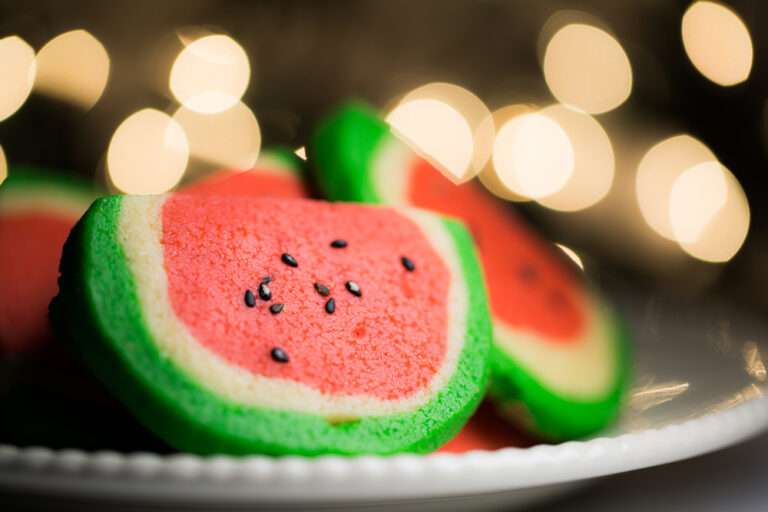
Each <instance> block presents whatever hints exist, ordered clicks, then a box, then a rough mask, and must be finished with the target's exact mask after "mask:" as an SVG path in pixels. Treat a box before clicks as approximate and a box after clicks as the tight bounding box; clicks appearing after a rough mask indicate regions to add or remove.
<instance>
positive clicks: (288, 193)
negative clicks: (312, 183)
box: [179, 148, 313, 199]
mask: <svg viewBox="0 0 768 512" xmlns="http://www.w3.org/2000/svg"><path fill="white" fill-rule="evenodd" d="M304 165H305V163H304V161H303V160H302V159H300V158H299V157H298V156H296V155H295V154H294V153H293V152H292V151H290V150H289V149H284V148H271V149H267V150H262V152H261V154H260V155H259V159H258V161H257V162H256V165H255V166H254V167H253V168H252V169H249V170H247V171H238V170H234V169H222V170H220V171H216V172H213V173H211V174H209V175H207V176H205V177H203V178H201V179H199V180H197V181H194V182H192V183H190V184H189V185H186V186H184V187H182V188H181V189H180V190H179V192H183V193H185V194H219V195H245V196H259V197H282V198H286V199H288V198H296V199H298V198H303V197H312V196H313V194H312V193H311V192H310V190H309V187H308V186H307V182H306V180H305V179H304Z"/></svg>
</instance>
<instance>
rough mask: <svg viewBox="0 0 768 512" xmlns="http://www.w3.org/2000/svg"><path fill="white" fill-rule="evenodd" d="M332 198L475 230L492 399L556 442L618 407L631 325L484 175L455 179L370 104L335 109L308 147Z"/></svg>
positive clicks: (604, 419) (596, 425)
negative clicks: (485, 298) (418, 211)
mask: <svg viewBox="0 0 768 512" xmlns="http://www.w3.org/2000/svg"><path fill="white" fill-rule="evenodd" d="M308 158H309V163H310V165H311V166H312V167H313V170H314V174H315V178H316V181H317V183H318V186H319V188H320V190H321V191H322V192H323V193H324V194H325V195H326V197H328V198H329V199H334V200H345V201H362V202H369V203H383V204H389V205H395V206H417V207H421V208H429V209H431V210H434V211H436V212H440V213H444V214H448V215H453V216H455V217H458V218H459V219H461V220H463V221H464V222H465V223H466V225H467V226H468V227H469V229H470V231H471V232H472V235H473V237H474V240H475V242H476V243H477V246H478V250H479V253H480V259H481V262H482V266H483V268H484V271H485V275H486V278H487V282H488V292H489V301H490V305H491V311H492V316H493V320H494V343H493V346H492V355H491V370H492V389H491V392H492V395H493V396H494V397H495V399H496V401H497V403H498V404H499V405H500V406H501V409H502V410H503V411H504V412H505V413H506V414H507V415H509V416H513V417H514V419H515V420H516V421H518V422H519V423H521V424H522V426H523V427H524V428H526V429H527V430H528V431H530V432H533V433H534V434H536V435H537V436H539V437H541V438H544V439H549V440H563V439H572V438H577V437H582V436H585V435H588V434H591V433H593V432H595V431H597V430H599V429H600V428H601V427H603V426H604V425H606V424H607V423H608V422H609V421H610V420H611V419H612V418H614V417H615V416H616V414H617V411H618V407H619V402H620V399H621V394H622V390H623V388H624V386H625V383H626V380H627V355H626V350H627V342H626V338H627V335H626V330H625V329H624V327H623V324H622V322H621V321H620V320H619V317H618V316H617V315H616V314H615V312H614V311H612V309H611V308H610V307H609V305H608V304H607V303H606V302H605V301H604V300H603V299H601V298H600V297H599V295H598V294H597V293H596V292H594V291H592V290H590V289H589V287H588V286H586V284H585V283H584V281H583V279H582V277H581V276H580V275H577V273H576V272H575V271H574V270H573V269H572V268H570V267H569V265H568V264H566V263H565V261H564V258H563V257H562V254H560V253H559V251H558V250H557V249H555V248H554V247H553V246H552V244H550V243H548V242H545V241H544V240H542V239H541V238H540V237H539V236H537V234H536V233H535V232H534V231H533V230H532V229H531V228H529V227H528V226H527V225H526V224H525V223H524V222H523V220H522V219H521V218H519V217H518V216H517V215H516V214H515V212H514V211H513V210H511V209H510V208H509V206H508V205H506V204H504V203H503V202H501V201H500V200H498V199H496V198H495V197H494V196H492V195H491V194H490V193H489V192H487V191H486V190H485V189H483V188H482V187H481V185H480V184H479V183H477V182H476V181H475V180H473V181H472V182H469V183H466V184H464V185H460V186H457V185H454V184H453V183H452V182H450V181H449V180H448V179H446V178H445V177H444V176H443V175H442V174H441V173H440V172H439V171H438V170H437V169H435V168H434V167H433V166H432V165H431V164H430V163H429V162H428V161H427V160H425V159H424V158H421V157H420V156H419V155H418V154H417V153H415V152H414V151H413V150H412V149H411V148H410V147H409V146H408V145H406V144H405V143H404V142H403V141H401V140H400V139H398V138H397V137H396V136H395V135H394V134H393V133H392V131H391V130H390V127H389V125H388V124H387V123H385V122H384V121H383V120H381V119H379V118H378V117H377V115H376V114H375V113H374V112H373V111H372V110H371V109H370V108H369V107H367V106H366V105H363V104H360V103H350V104H348V105H346V106H344V107H343V108H341V109H340V110H339V111H338V112H336V113H334V114H332V115H331V116H330V117H329V118H328V119H327V120H326V121H325V122H324V123H323V124H322V125H320V126H319V127H318V129H317V131H316V132H315V134H314V136H313V139H312V141H311V144H310V145H309V147H308Z"/></svg>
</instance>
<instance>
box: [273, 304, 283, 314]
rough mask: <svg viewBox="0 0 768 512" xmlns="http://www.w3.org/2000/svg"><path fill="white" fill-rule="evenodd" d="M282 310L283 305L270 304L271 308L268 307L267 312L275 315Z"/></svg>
mask: <svg viewBox="0 0 768 512" xmlns="http://www.w3.org/2000/svg"><path fill="white" fill-rule="evenodd" d="M283 308H285V304H272V305H271V306H269V312H270V313H272V314H273V315H276V314H278V313H279V312H281V311H282V310H283Z"/></svg>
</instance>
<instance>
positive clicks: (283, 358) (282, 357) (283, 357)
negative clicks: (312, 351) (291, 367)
mask: <svg viewBox="0 0 768 512" xmlns="http://www.w3.org/2000/svg"><path fill="white" fill-rule="evenodd" d="M270 355H271V356H272V359H274V360H275V361H277V362H278V363H287V362H288V361H290V359H288V354H286V353H285V351H284V350H283V349H281V348H279V347H275V348H273V349H272V352H270Z"/></svg>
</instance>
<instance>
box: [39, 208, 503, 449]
mask: <svg viewBox="0 0 768 512" xmlns="http://www.w3.org/2000/svg"><path fill="white" fill-rule="evenodd" d="M61 271H62V275H61V278H60V280H59V288H60V293H59V295H58V296H57V297H56V298H55V299H54V302H53V303H52V304H51V317H52V319H53V320H54V327H55V328H56V329H57V332H60V333H61V334H62V337H63V338H65V339H67V340H68V341H69V342H70V343H71V344H72V345H73V346H74V347H75V350H76V352H77V353H79V354H80V355H81V356H82V357H83V358H84V359H85V361H86V363H88V364H89V366H90V367H91V369H92V370H93V371H94V372H95V373H96V374H97V375H98V376H99V377H100V378H101V379H102V380H103V381H104V382H105V383H106V384H107V385H108V386H109V387H110V388H111V389H112V391H113V392H114V394H116V395H117V396H118V397H119V398H120V399H121V400H122V401H123V402H124V403H125V404H126V405H127V406H128V408H129V409H131V410H132V411H133V412H134V414H135V415H136V416H137V417H138V418H139V419H140V420H141V421H142V422H143V423H145V425H147V426H148V427H149V428H150V429H151V430H153V431H154V432H155V433H156V434H158V435H159V436H160V437H162V438H163V439H164V440H165V441H166V442H168V443H169V444H170V445H172V446H174V447H175V448H177V449H181V450H188V451H193V452H198V453H235V454H240V453H254V452H259V453H266V454H286V453H294V454H304V455H314V454H320V453H343V454H357V453H382V454H384V453H393V452H399V451H415V452H428V451H431V450H434V449H435V448H437V447H438V446H439V445H440V444H442V443H444V442H445V441H447V440H448V439H449V438H450V437H451V436H452V435H453V434H455V433H456V432H457V431H458V430H459V428H460V427H461V425H462V424H463V423H464V421H465V420H466V419H467V418H468V417H469V416H470V415H471V413H472V411H473V410H474V409H475V407H476V406H477V404H478V403H479V401H480V399H481V397H482V395H483V393H484V391H485V384H486V374H487V364H488V361H487V357H488V350H489V344H490V317H489V313H488V310H487V306H486V303H485V291H484V289H483V280H482V274H481V271H480V268H479V264H478V262H477V260H476V259H475V254H474V247H473V245H472V242H471V238H470V236H469V234H468V233H467V232H466V231H465V230H464V228H463V227H462V226H461V225H460V224H458V223H457V222H456V221H452V220H447V219H443V218H441V217H438V216H436V215H433V214H429V213H425V212H420V211H416V210H408V209H402V210H396V209H392V208H384V207H372V206H362V205H355V204H330V203H325V202H320V201H311V200H285V199H271V198H270V199H266V198H254V197H248V196H218V195H192V194H175V195H162V196H123V197H109V198H104V199H101V200H99V201H97V202H96V203H94V205H93V206H92V207H91V209H90V210H89V211H88V212H87V213H86V215H85V216H84V217H83V219H82V220H81V221H80V222H79V224H78V225H77V226H76V227H75V229H74V230H73V231H72V234H71V235H70V237H69V239H68V241H67V244H66V246H65V248H64V254H63V258H62V263H61Z"/></svg>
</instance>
